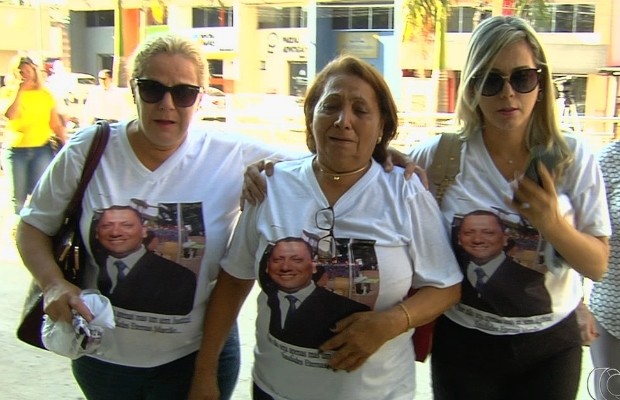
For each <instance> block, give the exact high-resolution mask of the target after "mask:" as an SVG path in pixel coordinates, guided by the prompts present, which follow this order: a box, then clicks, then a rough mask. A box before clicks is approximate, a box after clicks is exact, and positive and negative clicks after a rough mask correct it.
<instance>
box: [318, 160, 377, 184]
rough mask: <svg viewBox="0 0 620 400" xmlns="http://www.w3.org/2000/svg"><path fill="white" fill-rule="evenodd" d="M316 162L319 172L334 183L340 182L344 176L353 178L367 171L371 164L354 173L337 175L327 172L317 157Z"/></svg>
mask: <svg viewBox="0 0 620 400" xmlns="http://www.w3.org/2000/svg"><path fill="white" fill-rule="evenodd" d="M314 160H315V161H316V165H317V167H318V168H319V171H321V173H322V174H323V175H326V176H329V177H330V178H332V180H334V181H339V180H340V178H342V177H344V176H351V175H355V174H359V173H360V172H362V171H363V170H365V169H366V168H367V167H368V165H369V164H370V162H369V163H368V164H366V165H364V166H363V167H361V168H358V169H356V170H353V171H349V172H341V173H340V172H339V173H335V172H330V171H327V170H325V169H324V168H323V166H321V163H320V162H319V160H318V159H317V158H316V157H314Z"/></svg>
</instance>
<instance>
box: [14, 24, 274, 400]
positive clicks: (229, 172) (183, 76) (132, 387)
mask: <svg viewBox="0 0 620 400" xmlns="http://www.w3.org/2000/svg"><path fill="white" fill-rule="evenodd" d="M130 74H131V89H132V91H133V95H134V98H135V102H136V106H137V115H138V117H137V119H135V120H132V121H123V122H120V123H114V124H111V125H110V137H109V141H108V143H107V147H106V149H105V152H104V154H103V157H102V159H101V162H100V164H99V166H98V168H97V170H96V171H95V174H94V176H93V179H92V180H91V181H90V184H89V185H88V187H87V189H86V193H85V195H84V198H83V201H82V208H83V213H82V219H81V228H82V229H81V232H82V234H83V237H84V239H85V241H86V242H87V244H88V246H87V247H88V249H87V250H88V256H87V265H86V266H85V267H84V268H85V281H84V283H83V286H82V287H81V288H78V287H76V286H74V285H71V284H70V283H69V282H67V281H66V280H64V279H63V277H62V273H61V272H60V270H59V268H58V267H57V266H56V265H55V263H54V257H53V255H52V251H51V245H50V236H49V235H52V234H53V233H54V232H55V231H56V230H57V229H58V227H59V226H60V224H61V222H62V221H61V218H62V213H61V212H60V210H63V209H64V208H65V207H66V206H67V203H68V202H69V200H70V199H71V197H72V195H73V192H74V191H75V189H76V186H77V182H78V181H79V177H80V174H81V173H82V166H83V163H84V159H85V156H86V153H87V152H88V149H89V146H90V144H91V142H92V140H93V137H94V133H95V129H94V128H93V127H89V128H86V129H84V130H82V131H81V132H79V133H77V134H76V135H74V136H73V137H72V138H71V140H70V141H69V142H68V143H67V145H66V146H65V147H64V148H63V149H62V150H61V151H60V153H59V154H58V156H57V157H56V159H55V160H54V161H53V163H52V164H51V167H50V168H49V169H48V170H47V172H46V173H45V174H44V175H43V177H42V179H41V181H40V183H39V185H38V187H37V189H36V190H35V191H34V193H33V196H32V200H31V202H30V205H29V206H27V207H26V208H25V209H24V210H23V211H22V214H21V216H22V221H21V223H20V225H19V229H18V238H17V239H18V248H19V250H20V253H21V254H22V257H23V261H24V264H25V265H26V266H27V268H28V269H29V270H30V271H31V273H32V274H33V276H34V278H35V279H36V281H37V282H38V284H39V285H40V287H41V288H42V289H43V292H44V298H45V304H46V307H45V312H46V313H47V315H48V316H49V317H50V318H52V319H53V320H61V321H68V322H70V321H71V316H72V310H73V311H77V312H78V313H80V314H81V315H82V316H83V317H85V318H86V320H88V321H91V320H92V318H93V315H92V314H91V313H90V311H89V310H88V309H87V308H86V306H85V305H84V303H83V302H82V300H81V299H80V297H79V295H80V290H81V289H86V288H93V289H99V290H100V292H102V293H103V292H105V291H106V290H107V291H108V292H111V291H112V290H115V291H116V289H117V287H118V288H120V285H119V283H120V282H122V284H123V285H124V287H125V288H128V287H132V288H133V289H132V290H130V289H125V291H124V292H123V293H124V294H122V295H121V294H120V293H116V292H115V295H118V296H119V297H124V298H123V303H122V304H124V306H123V307H119V306H118V305H116V304H114V302H112V306H113V308H114V312H115V321H116V328H115V329H113V330H106V331H104V334H103V339H102V341H103V342H102V346H101V347H100V348H99V349H98V350H97V352H96V353H93V354H85V355H83V356H82V357H80V358H78V359H76V360H73V362H72V368H73V373H74V376H75V378H76V380H77V382H78V384H79V385H80V387H81V389H82V390H83V392H84V393H85V395H86V397H87V398H88V399H102V400H106V399H107V400H118V399H123V400H142V399H154V400H156V399H161V400H171V399H172V400H174V399H178V400H181V399H186V398H187V396H188V393H189V389H190V384H191V380H192V376H193V373H194V364H195V363H194V360H195V357H196V353H197V351H198V348H199V347H200V343H201V336H202V331H203V316H204V310H205V307H206V302H207V299H208V298H209V295H210V292H211V289H212V287H213V285H214V283H215V278H216V277H217V271H218V269H219V261H220V258H221V257H222V256H223V254H224V251H225V248H226V245H227V243H228V238H229V236H230V234H231V231H232V227H233V224H234V222H235V219H236V216H237V214H238V211H239V200H238V199H239V197H240V195H241V186H242V176H243V171H244V169H245V166H247V165H249V164H250V163H253V162H256V161H258V160H262V159H264V158H267V157H274V156H275V157H283V155H282V154H276V153H275V152H274V151H273V150H271V149H269V148H268V147H267V146H266V145H259V144H258V143H256V142H254V141H251V140H249V139H247V138H246V139H243V138H242V137H241V136H231V134H230V133H229V134H226V135H224V134H223V133H221V132H217V133H215V134H213V132H209V133H205V132H198V131H196V130H191V129H190V121H191V120H192V118H193V116H194V113H195V112H196V109H197V108H198V105H199V102H200V96H201V95H202V92H203V90H204V87H205V83H206V82H207V81H208V72H207V62H206V57H205V55H204V54H203V53H202V51H201V50H200V49H199V47H198V45H197V44H196V43H195V42H193V41H191V40H189V39H185V38H182V37H179V36H175V35H164V36H158V37H156V38H153V39H151V40H149V41H147V42H145V43H143V44H141V45H140V47H139V48H138V49H137V51H136V53H135V55H134V57H133V60H132V64H131V68H130ZM128 208H131V209H133V210H134V211H135V212H136V213H137V214H139V215H140V217H141V221H142V225H140V224H139V225H138V226H135V223H134V224H133V225H131V224H129V223H128V221H127V220H124V219H122V218H121V217H118V218H117V217H114V219H113V220H111V221H109V226H107V229H108V230H109V242H110V243H109V244H110V246H109V247H110V248H114V249H116V250H115V251H114V252H113V251H112V250H110V249H108V248H107V247H105V246H102V242H101V238H99V237H97V233H96V232H95V230H94V227H95V226H96V225H95V224H96V222H97V221H98V219H97V215H99V214H101V212H102V210H106V209H128ZM130 214H131V213H130ZM147 228H148V229H147ZM148 230H151V231H154V232H155V233H156V234H157V236H158V239H159V245H158V246H157V248H156V249H150V248H147V247H146V246H144V244H143V239H144V237H146V232H147V231H148ZM130 242H131V243H130ZM130 245H131V246H130ZM156 253H158V254H156ZM188 254H191V256H189V255H188ZM163 258H166V260H163ZM164 261H165V262H164ZM173 266H174V267H176V268H172V267H173ZM173 270H175V271H177V272H175V274H176V276H178V274H179V273H180V272H181V270H182V271H183V275H188V274H190V275H192V276H193V278H192V281H194V282H196V283H197V284H196V285H195V289H190V290H191V291H192V292H191V293H189V294H187V293H186V294H187V295H189V296H191V299H192V300H191V301H190V310H189V312H188V313H186V314H185V313H184V314H183V315H178V313H179V312H180V311H176V312H172V311H168V312H164V311H161V312H160V311H153V310H152V309H151V311H149V312H146V311H144V310H145V308H138V307H137V306H132V305H131V304H139V303H143V302H144V298H145V297H147V296H146V295H144V296H141V295H140V293H148V297H157V296H159V297H161V298H166V301H168V302H172V303H173V302H174V298H172V299H170V298H169V296H170V293H174V291H175V290H178V288H175V287H174V286H175V284H176V283H178V282H179V281H178V280H175V278H174V276H175V275H174V274H173V272H172V271H173ZM129 285H132V286H129ZM166 285H169V286H170V292H167V291H166V290H165V288H166ZM119 290H120V289H119ZM132 297H135V298H132ZM183 297H184V298H187V297H188V296H186V295H184V296H183ZM178 301H179V302H181V301H182V300H181V299H178ZM147 306H149V305H147ZM177 310H178V308H177ZM239 363H240V360H239V338H238V333H237V327H236V326H233V327H232V328H231V329H230V330H229V331H228V332H226V344H225V345H224V350H223V351H222V356H221V357H220V362H219V368H218V382H219V385H220V388H221V398H222V399H228V398H230V397H231V395H232V392H233V388H234V386H235V383H236V379H237V376H238V371H239Z"/></svg>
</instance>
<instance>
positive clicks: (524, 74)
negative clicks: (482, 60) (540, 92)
mask: <svg viewBox="0 0 620 400" xmlns="http://www.w3.org/2000/svg"><path fill="white" fill-rule="evenodd" d="M540 72H541V69H540V68H526V69H520V70H518V71H515V72H513V73H512V74H510V76H508V77H506V76H503V75H500V74H498V73H497V72H490V73H489V75H488V76H487V78H486V79H485V80H484V82H482V79H476V80H475V85H476V88H479V87H480V86H482V91H481V93H482V95H483V96H495V95H496V94H498V93H499V92H501V91H502V89H503V88H504V81H506V82H508V83H509V84H510V86H511V87H512V89H513V90H514V91H515V92H518V93H529V92H531V91H532V90H534V89H535V88H536V86H538V83H539V82H540Z"/></svg>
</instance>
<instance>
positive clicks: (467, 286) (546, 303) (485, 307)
mask: <svg viewBox="0 0 620 400" xmlns="http://www.w3.org/2000/svg"><path fill="white" fill-rule="evenodd" d="M458 244H459V245H460V246H461V247H462V249H463V250H464V252H465V253H466V257H465V259H464V260H462V261H463V262H461V265H462V267H463V275H464V276H465V279H463V285H462V289H461V290H462V293H461V296H462V302H463V303H464V304H467V305H469V306H472V307H474V308H476V309H479V310H482V311H488V312H491V313H493V314H496V315H501V316H504V317H530V316H534V315H542V314H549V313H551V297H550V296H549V292H548V291H547V288H546V287H545V275H544V274H542V273H540V272H538V271H535V270H533V269H531V268H527V267H525V266H523V265H521V264H519V263H518V262H516V261H515V260H514V259H513V258H512V257H510V256H509V255H507V254H506V253H505V251H504V249H505V248H506V247H507V246H508V235H507V234H506V227H505V225H504V223H503V221H502V220H501V219H500V218H499V216H497V215H496V214H495V213H493V212H491V211H487V210H476V211H473V212H470V213H469V214H467V215H465V216H464V217H463V220H462V221H461V225H460V227H459V230H458Z"/></svg>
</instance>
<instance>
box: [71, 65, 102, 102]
mask: <svg viewBox="0 0 620 400" xmlns="http://www.w3.org/2000/svg"><path fill="white" fill-rule="evenodd" d="M66 79H67V86H66V87H67V89H68V94H67V99H66V101H68V102H69V103H77V104H84V102H86V97H88V92H89V91H90V90H91V89H92V88H93V86H95V85H97V78H95V77H94V76H92V75H89V74H83V73H79V72H72V73H69V74H67V75H66Z"/></svg>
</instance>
